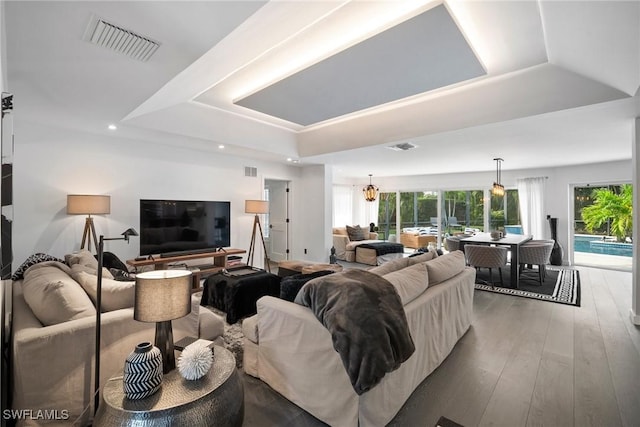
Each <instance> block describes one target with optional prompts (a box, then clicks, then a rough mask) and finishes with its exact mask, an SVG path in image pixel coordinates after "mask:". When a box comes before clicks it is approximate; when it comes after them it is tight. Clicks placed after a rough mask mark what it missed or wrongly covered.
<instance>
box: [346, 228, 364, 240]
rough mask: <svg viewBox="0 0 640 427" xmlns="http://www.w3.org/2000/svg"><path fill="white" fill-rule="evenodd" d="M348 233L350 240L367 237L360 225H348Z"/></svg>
mask: <svg viewBox="0 0 640 427" xmlns="http://www.w3.org/2000/svg"><path fill="white" fill-rule="evenodd" d="M347 235H348V236H349V240H351V241H354V242H357V241H360V240H364V239H365V238H366V236H365V235H364V230H363V229H362V228H361V227H360V226H359V225H354V226H351V225H347ZM367 235H368V234H367Z"/></svg>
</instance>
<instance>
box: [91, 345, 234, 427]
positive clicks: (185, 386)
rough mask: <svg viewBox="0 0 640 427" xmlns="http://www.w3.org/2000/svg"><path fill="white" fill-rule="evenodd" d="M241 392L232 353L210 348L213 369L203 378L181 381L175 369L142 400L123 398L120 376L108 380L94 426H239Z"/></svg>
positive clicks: (221, 348)
mask: <svg viewBox="0 0 640 427" xmlns="http://www.w3.org/2000/svg"><path fill="white" fill-rule="evenodd" d="M243 418H244V391H243V388H242V380H241V379H240V376H239V375H238V371H237V369H236V361H235V359H234V357H233V354H231V352H230V351H229V350H227V349H225V348H224V347H220V346H214V359H213V366H212V367H211V369H210V370H209V372H208V373H207V375H205V376H204V377H202V378H200V379H198V380H195V381H188V380H185V379H184V378H183V377H182V376H181V375H180V372H178V370H177V369H174V370H173V371H171V372H169V373H168V374H166V375H165V376H164V378H163V379H162V387H160V390H158V391H157V392H156V393H155V394H154V395H152V396H149V397H147V398H145V399H140V400H130V399H127V398H126V397H125V396H124V390H123V388H122V377H121V376H120V377H116V378H112V379H110V380H109V381H108V382H107V383H106V384H105V386H104V388H103V389H102V401H101V404H100V407H99V408H98V412H97V413H96V418H95V420H94V426H97V427H113V426H149V427H151V426H158V425H176V426H181V425H184V426H188V425H191V426H219V427H241V426H242V421H243Z"/></svg>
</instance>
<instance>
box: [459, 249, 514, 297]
mask: <svg viewBox="0 0 640 427" xmlns="http://www.w3.org/2000/svg"><path fill="white" fill-rule="evenodd" d="M508 253H509V250H508V249H507V248H505V247H504V246H487V245H464V254H465V256H466V258H467V264H468V265H470V266H471V267H475V268H476V270H479V269H481V268H488V269H489V284H490V285H491V287H492V288H493V287H495V286H494V282H493V269H494V268H497V269H498V273H499V274H500V286H504V282H503V281H502V267H506V266H507V254H508Z"/></svg>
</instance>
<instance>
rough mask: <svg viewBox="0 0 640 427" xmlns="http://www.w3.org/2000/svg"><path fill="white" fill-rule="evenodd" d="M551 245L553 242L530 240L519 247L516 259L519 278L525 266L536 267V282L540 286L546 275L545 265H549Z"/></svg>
mask: <svg viewBox="0 0 640 427" xmlns="http://www.w3.org/2000/svg"><path fill="white" fill-rule="evenodd" d="M553 244H554V241H553V240H530V241H528V242H527V243H525V244H523V245H522V246H520V252H519V258H518V263H519V264H520V266H519V272H520V276H522V274H523V272H524V270H525V269H526V268H527V266H534V265H535V266H537V267H538V282H539V283H540V286H542V282H544V280H545V278H546V275H547V268H546V265H547V264H549V259H550V258H551V251H553Z"/></svg>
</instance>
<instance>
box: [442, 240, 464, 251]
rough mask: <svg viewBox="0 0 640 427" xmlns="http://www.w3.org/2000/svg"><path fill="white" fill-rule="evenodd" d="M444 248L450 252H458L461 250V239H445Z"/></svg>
mask: <svg viewBox="0 0 640 427" xmlns="http://www.w3.org/2000/svg"><path fill="white" fill-rule="evenodd" d="M444 246H445V249H446V250H448V251H449V252H453V251H457V250H458V249H460V239H458V238H457V237H445V239H444Z"/></svg>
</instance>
